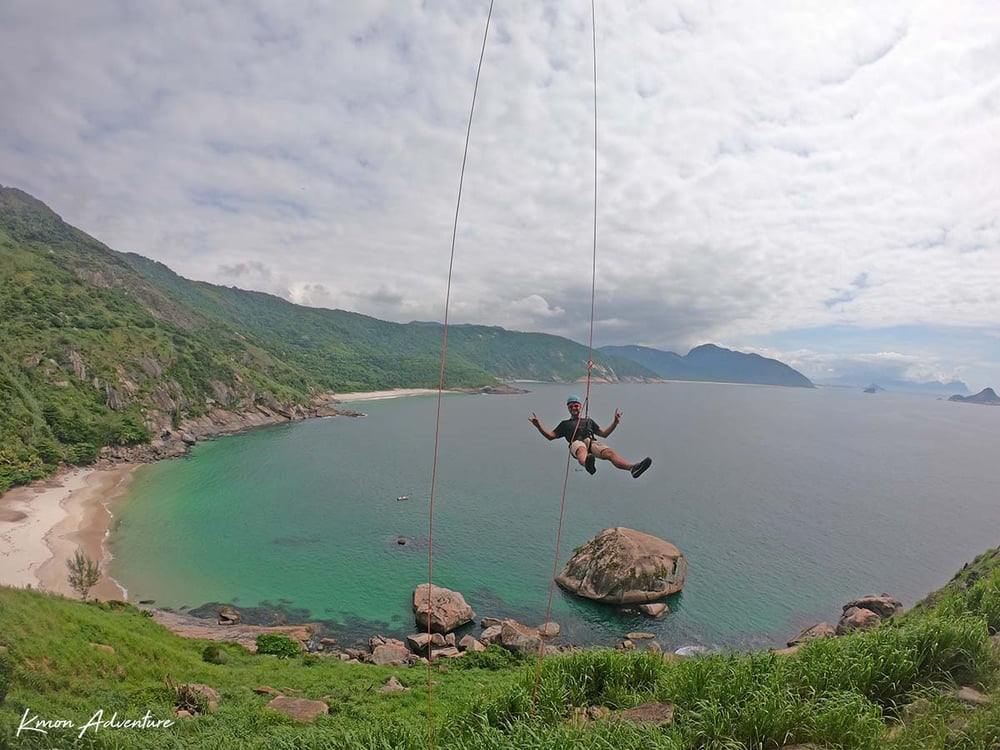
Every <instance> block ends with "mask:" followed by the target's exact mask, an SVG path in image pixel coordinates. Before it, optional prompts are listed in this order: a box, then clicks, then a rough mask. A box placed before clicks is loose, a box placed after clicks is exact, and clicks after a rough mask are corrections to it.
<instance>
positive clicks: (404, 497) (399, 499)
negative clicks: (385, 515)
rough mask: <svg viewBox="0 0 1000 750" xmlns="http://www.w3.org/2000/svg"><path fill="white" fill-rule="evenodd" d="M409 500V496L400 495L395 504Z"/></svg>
mask: <svg viewBox="0 0 1000 750" xmlns="http://www.w3.org/2000/svg"><path fill="white" fill-rule="evenodd" d="M409 499H410V496H409V495H400V496H399V497H397V498H396V502H399V501H401V500H409Z"/></svg>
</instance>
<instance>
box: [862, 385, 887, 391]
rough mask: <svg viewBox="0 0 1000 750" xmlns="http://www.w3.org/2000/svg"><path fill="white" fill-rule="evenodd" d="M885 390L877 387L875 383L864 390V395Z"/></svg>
mask: <svg viewBox="0 0 1000 750" xmlns="http://www.w3.org/2000/svg"><path fill="white" fill-rule="evenodd" d="M884 390H885V388H883V387H882V386H880V385H878V384H877V383H872V384H871V385H870V386H868V387H867V388H865V393H878V392H879V391H884Z"/></svg>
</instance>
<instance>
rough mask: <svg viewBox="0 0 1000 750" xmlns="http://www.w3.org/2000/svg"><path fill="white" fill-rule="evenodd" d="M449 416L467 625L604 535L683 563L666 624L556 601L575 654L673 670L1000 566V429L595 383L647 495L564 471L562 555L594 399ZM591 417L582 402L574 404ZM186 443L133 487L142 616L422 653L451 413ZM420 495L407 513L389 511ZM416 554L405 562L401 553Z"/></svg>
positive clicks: (908, 408) (603, 467) (854, 401)
mask: <svg viewBox="0 0 1000 750" xmlns="http://www.w3.org/2000/svg"><path fill="white" fill-rule="evenodd" d="M524 387H526V388H528V389H530V393H527V394H523V395H476V396H472V395H458V394H445V395H444V396H443V398H442V403H441V409H442V410H441V437H440V442H439V446H438V464H437V486H436V491H435V497H434V514H433V555H432V557H431V560H432V564H433V580H434V583H435V584H437V585H440V586H445V587H447V588H451V589H455V590H457V591H460V592H462V593H463V595H464V596H465V598H466V599H467V600H468V601H469V603H470V604H471V605H472V606H473V608H474V609H475V611H476V613H477V617H478V618H481V617H483V616H495V617H508V616H509V617H514V618H516V619H518V620H520V621H522V622H524V623H526V624H529V625H537V624H540V623H541V622H542V621H543V619H544V617H545V614H546V608H547V604H548V601H549V596H550V593H549V592H550V581H551V578H552V573H553V569H554V566H556V565H557V567H558V568H559V569H561V567H562V565H563V564H564V563H565V562H566V561H567V560H568V559H569V557H570V556H571V555H572V553H573V550H574V548H575V547H577V546H579V545H581V544H583V543H584V542H586V541H587V540H589V539H590V538H592V537H593V536H594V535H595V534H597V533H598V532H599V531H601V530H602V529H604V528H607V527H611V526H626V527H630V528H633V529H637V530H640V531H644V532H646V533H650V534H654V535H656V536H659V537H662V538H663V539H666V540H668V541H670V542H672V543H674V544H676V545H677V547H679V548H680V550H681V551H682V552H683V553H684V555H685V557H686V558H687V562H688V576H687V582H686V584H685V587H684V590H683V591H682V592H681V593H679V594H677V595H674V596H672V597H670V598H669V599H668V600H667V603H668V605H669V606H670V610H671V612H670V614H668V615H667V616H665V617H664V618H662V619H660V620H651V619H648V618H645V617H641V616H639V615H634V614H628V613H623V612H621V611H620V610H619V609H616V608H613V607H609V606H606V605H601V604H597V603H594V602H590V601H586V600H582V599H578V598H576V597H573V596H571V595H568V594H566V593H565V592H563V591H561V590H559V589H556V590H555V593H554V595H553V596H552V607H551V614H550V619H554V620H556V621H557V622H559V623H560V625H561V626H562V628H563V636H562V638H561V639H560V641H561V642H565V643H574V644H578V645H609V646H610V645H613V644H615V643H616V642H617V641H619V640H620V639H621V637H622V636H623V635H624V634H625V633H628V632H631V631H635V630H641V631H645V632H649V633H652V634H653V635H654V636H655V637H656V638H657V640H658V641H659V642H660V643H661V644H662V645H663V647H664V648H670V649H676V648H678V647H681V646H687V645H701V646H705V647H707V648H710V649H756V648H768V647H775V646H783V645H784V643H785V641H786V640H787V639H788V638H790V637H792V636H794V635H795V634H797V633H798V632H799V631H800V630H801V629H802V628H803V627H805V626H808V625H811V624H812V623H814V622H817V621H820V620H826V621H829V622H831V623H836V620H837V618H838V617H839V615H840V611H841V606H842V605H843V604H844V603H845V602H846V601H848V600H850V599H852V598H855V597H857V596H861V595H864V594H869V593H883V592H886V593H890V594H893V595H894V596H896V597H897V598H898V599H900V600H901V601H902V602H903V604H904V605H905V606H907V607H909V606H911V605H912V604H913V603H914V602H916V601H917V600H919V599H920V598H922V597H923V596H924V595H925V594H927V593H928V592H930V591H931V590H933V589H935V588H938V587H940V586H942V585H943V584H945V583H946V582H947V581H948V580H949V579H950V578H951V576H952V575H953V574H954V573H955V572H956V571H958V570H959V569H960V568H961V566H962V565H963V564H964V563H965V562H966V561H968V560H971V559H972V558H973V557H975V556H976V555H977V554H979V553H980V552H982V551H984V550H986V549H988V548H990V547H994V546H997V544H998V543H1000V539H998V538H997V527H998V522H1000V508H998V503H997V499H998V497H997V491H996V489H995V485H996V480H997V476H998V474H997V460H998V458H1000V409H997V408H991V407H986V406H977V405H972V404H960V403H951V402H948V401H946V400H941V399H938V398H936V397H933V396H926V395H911V394H901V393H891V392H880V393H876V394H866V393H863V392H862V391H861V389H856V390H854V389H838V388H817V389H799V388H781V387H769V386H751V385H728V384H714V383H678V382H671V383H662V384H620V385H619V384H616V385H604V384H601V385H596V386H594V387H592V389H591V395H590V416H591V417H593V418H594V419H595V420H596V421H597V422H598V424H601V425H602V426H603V425H606V424H608V423H609V422H610V420H611V417H612V415H613V414H614V410H615V409H616V408H619V409H621V410H622V412H623V414H624V416H623V419H622V423H621V425H620V426H619V427H618V429H617V431H616V432H615V433H614V434H613V435H612V436H611V437H609V438H608V439H607V440H606V442H607V443H608V444H610V445H612V446H613V447H614V448H615V449H616V450H618V452H619V453H621V454H622V455H624V456H625V457H626V458H627V459H629V460H632V461H637V460H639V459H640V458H642V457H644V456H646V455H649V456H651V457H652V459H653V465H652V468H651V469H650V470H649V471H648V472H647V473H646V474H645V475H644V476H643V477H641V478H640V479H632V478H631V477H630V476H629V474H628V473H627V472H624V471H619V470H616V469H614V468H613V467H612V466H611V465H610V464H609V463H607V462H601V461H599V462H598V472H597V474H596V475H595V476H593V477H591V476H588V475H587V474H586V473H585V472H584V471H583V470H582V468H580V467H579V466H577V465H576V463H575V462H574V463H573V464H572V465H571V466H570V471H569V478H568V479H569V481H568V493H567V498H566V506H565V513H564V517H563V522H562V531H561V542H560V549H559V550H558V554H557V551H556V536H557V529H558V527H559V519H560V503H561V498H562V488H563V478H564V476H565V470H566V456H567V450H566V443H565V441H562V440H559V441H552V442H548V441H546V440H545V439H543V438H542V437H541V436H540V435H538V433H537V432H536V431H535V429H534V428H533V427H532V425H531V424H530V423H529V422H528V418H529V417H530V415H531V413H532V412H536V413H537V414H538V415H539V416H540V417H541V419H542V422H543V423H544V424H545V425H546V426H548V427H549V428H552V427H554V425H555V424H556V423H557V422H558V421H559V420H561V419H563V418H564V417H565V416H566V414H567V413H566V410H565V407H564V402H565V399H566V396H567V395H568V394H569V393H570V392H580V391H581V390H582V388H583V386H582V385H581V386H557V385H551V384H535V383H531V384H524ZM581 395H582V394H581ZM353 406H354V407H356V408H359V409H362V410H364V412H365V413H366V415H367V416H365V417H362V418H350V417H333V418H327V419H316V420H309V421H306V422H298V423H294V424H288V425H282V426H276V427H268V428H262V429H258V430H253V431H251V432H247V433H243V434H240V435H234V436H229V437H225V438H220V439H217V440H213V441H209V442H205V443H200V444H198V445H196V446H195V447H194V449H193V451H192V453H191V456H190V457H189V458H186V459H175V460H171V461H164V462H160V463H156V464H151V465H148V466H143V467H141V468H140V469H138V470H137V472H136V475H135V478H134V480H133V482H132V484H131V485H130V488H129V490H128V492H127V494H126V495H124V496H123V497H122V498H121V499H120V500H119V501H118V502H116V504H115V505H114V507H113V511H114V514H115V522H114V524H113V528H112V533H111V537H110V547H111V551H112V553H113V556H114V559H113V560H112V562H111V564H110V572H111V574H112V575H114V577H115V578H116V579H118V580H119V581H120V582H121V583H122V584H123V585H124V586H125V587H126V588H127V590H128V592H129V599H130V600H131V601H139V600H145V599H152V600H155V601H156V604H157V606H161V607H170V608H174V609H194V608H198V607H200V606H202V605H204V604H206V603H215V602H223V603H231V604H234V605H235V606H237V607H265V608H269V609H273V610H279V611H282V612H284V613H285V616H286V617H288V618H290V619H292V620H294V621H322V622H323V623H325V627H326V629H327V632H329V633H330V634H332V635H333V636H334V637H337V638H338V640H339V641H340V642H341V644H343V645H347V644H350V643H352V642H357V641H361V640H365V639H367V637H368V636H370V635H373V634H375V633H381V634H383V635H387V636H396V637H402V636H405V635H406V634H408V633H412V632H414V631H415V626H414V623H413V615H412V609H411V601H412V593H413V589H414V588H415V587H416V586H417V585H418V584H420V583H422V582H425V581H426V580H427V578H428V559H429V552H430V549H431V545H430V540H429V536H430V512H429V510H430V485H431V470H432V465H433V458H434V428H435V411H436V407H437V396H414V397H407V398H397V399H387V400H380V401H366V402H359V403H356V404H354V405H353ZM403 495H406V496H408V499H406V500H402V501H401V500H398V498H399V497H400V496H403ZM401 540H402V541H403V542H405V543H403V544H400V543H399V542H400V541H401Z"/></svg>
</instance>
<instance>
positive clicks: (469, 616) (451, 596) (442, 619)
mask: <svg viewBox="0 0 1000 750" xmlns="http://www.w3.org/2000/svg"><path fill="white" fill-rule="evenodd" d="M428 590H430V597H429V598H428V595H427V592H428ZM413 613H414V615H415V617H416V620H417V626H418V627H419V628H420V629H421V630H427V621H428V619H430V630H431V632H433V633H450V632H451V631H452V630H454V629H455V628H459V627H461V626H462V625H464V624H465V623H467V622H472V620H473V618H475V616H476V613H475V612H473V611H472V607H470V606H469V605H468V604H467V603H466V601H465V597H463V596H462V595H461V594H460V593H458V592H457V591H452V590H451V589H446V588H443V587H442V586H431V585H430V584H429V583H421V584H420V585H419V586H417V588H416V589H414V591H413Z"/></svg>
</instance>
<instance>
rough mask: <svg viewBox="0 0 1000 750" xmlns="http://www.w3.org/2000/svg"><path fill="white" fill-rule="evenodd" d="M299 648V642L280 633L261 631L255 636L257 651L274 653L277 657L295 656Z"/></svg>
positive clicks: (259, 652)
mask: <svg viewBox="0 0 1000 750" xmlns="http://www.w3.org/2000/svg"><path fill="white" fill-rule="evenodd" d="M299 651H301V648H300V647H299V644H298V643H296V642H295V641H293V640H292V639H291V638H289V637H288V636H287V635H283V634H281V633H261V634H260V635H258V636H257V653H258V654H274V655H275V656H277V657H278V658H279V659H287V658H288V657H290V656H296V655H297V654H298V653H299Z"/></svg>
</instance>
